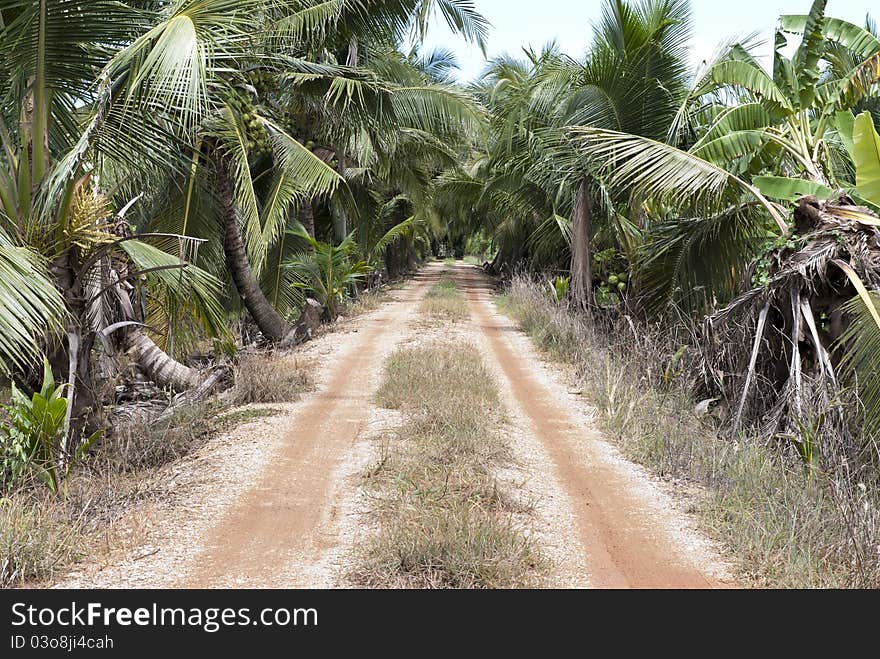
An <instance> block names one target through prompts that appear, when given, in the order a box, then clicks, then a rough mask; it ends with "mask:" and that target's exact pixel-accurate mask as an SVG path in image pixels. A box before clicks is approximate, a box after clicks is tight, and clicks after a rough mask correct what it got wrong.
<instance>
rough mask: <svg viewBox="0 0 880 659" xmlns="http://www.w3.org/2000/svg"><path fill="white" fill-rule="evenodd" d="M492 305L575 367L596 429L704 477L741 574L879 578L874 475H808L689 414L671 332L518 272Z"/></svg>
mask: <svg viewBox="0 0 880 659" xmlns="http://www.w3.org/2000/svg"><path fill="white" fill-rule="evenodd" d="M499 306H500V307H501V309H502V310H503V311H505V312H506V313H507V314H509V315H510V316H511V317H513V318H514V319H515V320H517V321H518V323H519V324H520V326H521V327H522V328H523V329H524V330H525V331H526V332H527V333H528V334H529V335H530V336H531V337H532V339H533V340H534V342H535V343H536V344H537V345H538V346H539V347H541V348H542V349H544V350H545V351H546V352H547V354H548V355H549V356H550V357H551V358H553V359H556V360H559V361H561V362H565V363H568V364H571V365H574V366H575V367H576V369H577V374H578V377H579V379H580V380H581V383H580V388H581V389H582V390H583V392H584V395H585V396H587V397H588V398H589V399H590V401H591V402H592V403H593V404H594V405H595V406H596V408H597V409H598V411H599V415H598V419H599V421H600V424H601V426H602V428H603V430H604V431H605V433H606V434H607V435H608V436H609V437H611V438H613V439H614V440H616V441H617V443H618V444H619V445H620V446H621V448H622V450H623V452H624V453H625V454H626V455H627V456H628V457H629V458H631V459H633V460H635V461H636V462H639V463H641V464H644V465H645V466H647V467H648V468H650V469H651V470H652V471H654V472H655V473H657V474H659V475H661V476H663V477H666V478H669V479H675V480H679V481H685V482H691V483H697V484H699V485H700V486H702V492H703V494H702V495H701V496H700V497H699V501H698V503H697V505H696V509H697V512H698V513H699V516H700V518H701V520H702V522H703V524H704V527H705V528H706V529H707V531H708V532H709V533H710V534H711V535H713V536H714V537H716V538H718V539H720V540H721V541H723V543H724V544H726V546H727V547H728V548H729V550H730V556H731V558H732V560H734V561H736V562H737V563H738V565H739V568H740V570H741V573H742V577H743V579H744V580H746V581H747V580H752V581H753V582H754V583H756V584H758V585H765V586H775V587H877V586H880V497H878V489H877V482H878V481H877V478H876V474H875V475H873V476H872V477H867V474H866V473H865V471H864V470H863V471H862V472H861V474H860V475H858V476H856V475H853V474H851V473H843V472H837V473H834V474H816V475H813V476H812V477H807V476H805V472H804V469H803V466H802V464H801V462H800V461H799V459H798V458H797V456H796V455H793V454H792V452H790V451H786V450H781V447H780V446H779V445H777V444H774V443H771V442H768V440H767V439H766V438H763V437H760V436H745V435H743V436H740V437H739V438H738V439H730V438H726V437H720V436H719V434H718V428H717V426H718V421H717V419H714V418H713V417H712V416H711V415H709V416H700V417H698V416H696V415H695V413H694V406H695V402H696V401H695V400H694V398H693V395H692V393H691V391H692V388H691V385H692V383H691V382H689V381H688V380H687V379H686V374H683V373H682V372H681V369H680V368H678V367H674V368H670V365H674V364H676V362H675V360H674V358H673V355H675V353H676V352H677V350H678V349H679V348H680V345H681V343H679V342H678V341H677V340H676V338H675V337H673V336H671V335H670V334H669V333H660V332H652V331H650V330H649V329H648V328H643V327H639V328H638V330H637V331H633V327H631V326H630V325H629V324H628V323H626V322H624V321H620V322H619V323H618V324H617V325H616V326H612V327H604V328H600V327H597V326H596V325H595V324H594V323H593V321H591V320H590V319H588V318H586V317H584V316H578V315H575V314H572V313H571V312H569V311H568V310H567V309H566V308H565V307H564V306H558V305H556V304H554V303H553V302H552V301H551V300H549V299H548V298H547V296H546V295H545V294H544V292H543V290H542V288H541V287H540V286H539V285H537V284H534V283H532V282H530V281H529V280H527V279H525V278H514V280H513V281H512V282H511V286H510V287H509V289H508V292H507V293H506V294H505V295H504V296H503V297H502V298H501V300H500V301H499ZM853 468H854V467H853Z"/></svg>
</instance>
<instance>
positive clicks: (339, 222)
mask: <svg viewBox="0 0 880 659" xmlns="http://www.w3.org/2000/svg"><path fill="white" fill-rule="evenodd" d="M336 172H337V173H338V174H339V176H340V178H342V179H343V180H345V152H344V151H343V150H342V149H341V148H339V147H336ZM334 224H335V230H336V240H337V241H338V242H340V243H341V242H342V241H343V240H345V237H346V236H347V235H348V218H347V217H346V216H345V208H344V207H343V206H342V202H341V201H337V204H336V217H335V218H334Z"/></svg>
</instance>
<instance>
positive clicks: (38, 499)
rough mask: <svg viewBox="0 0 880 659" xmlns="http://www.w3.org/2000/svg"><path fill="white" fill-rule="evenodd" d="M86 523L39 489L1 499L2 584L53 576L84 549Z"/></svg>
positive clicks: (11, 584)
mask: <svg viewBox="0 0 880 659" xmlns="http://www.w3.org/2000/svg"><path fill="white" fill-rule="evenodd" d="M84 539H85V525H84V523H83V521H82V518H81V517H79V516H76V517H74V518H73V519H71V516H70V514H69V511H68V510H67V506H65V504H64V502H63V501H61V500H59V499H57V498H55V497H51V496H50V495H48V494H43V493H41V492H39V491H36V492H34V491H30V492H24V491H23V492H15V493H9V494H7V496H5V497H4V498H3V499H0V588H7V587H10V586H16V585H20V584H22V583H24V582H25V581H26V580H30V579H39V580H47V579H51V578H52V577H53V576H54V575H55V574H56V573H57V571H58V570H60V569H62V568H63V567H64V566H66V565H68V564H69V563H71V562H73V561H75V560H76V559H77V558H79V557H80V555H81V553H82V551H83V541H84Z"/></svg>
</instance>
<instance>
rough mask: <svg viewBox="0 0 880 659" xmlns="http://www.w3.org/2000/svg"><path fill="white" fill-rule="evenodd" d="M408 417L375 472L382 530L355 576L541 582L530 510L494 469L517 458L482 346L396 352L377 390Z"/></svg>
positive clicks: (460, 583) (389, 580) (368, 582)
mask: <svg viewBox="0 0 880 659" xmlns="http://www.w3.org/2000/svg"><path fill="white" fill-rule="evenodd" d="M378 398H379V402H380V404H382V405H383V406H385V407H388V408H393V409H399V410H400V411H401V412H402V414H403V418H404V422H403V425H402V426H401V427H400V428H399V429H398V431H397V434H396V436H394V437H389V438H388V446H387V448H386V450H385V452H384V453H383V456H382V458H381V460H380V461H379V463H378V464H377V465H376V466H375V467H374V468H373V469H371V470H370V472H369V473H368V474H367V476H366V485H367V488H368V491H369V494H370V496H371V499H372V500H373V501H374V514H375V515H376V516H377V518H378V521H379V530H378V532H377V533H376V534H375V536H374V537H373V538H372V540H371V542H370V543H369V544H368V546H367V547H365V549H364V550H363V555H362V557H361V560H360V563H359V565H358V566H357V568H356V569H355V570H354V571H353V573H352V578H353V580H354V581H355V583H357V584H359V585H362V586H368V587H391V588H395V587H406V588H511V587H527V586H535V585H539V584H540V582H541V577H542V575H543V572H544V569H545V560H544V558H543V557H542V556H541V553H540V550H539V548H538V547H537V546H536V545H535V544H534V542H533V541H532V540H530V539H529V538H528V536H527V535H526V534H524V533H523V531H522V522H521V520H522V518H523V517H525V516H527V514H528V512H529V510H530V507H529V506H528V505H527V504H525V503H523V502H520V501H517V500H515V499H514V498H513V497H511V496H509V495H507V493H506V492H505V491H504V489H503V488H502V487H500V486H499V484H498V482H497V481H496V479H495V477H494V475H493V473H494V470H495V469H496V468H498V467H499V466H501V465H503V464H504V463H505V461H507V460H509V456H510V449H509V447H508V446H507V444H506V442H505V440H504V438H503V437H502V436H501V435H500V433H499V426H500V425H501V424H502V422H503V412H502V410H501V406H500V402H499V397H498V390H497V388H496V386H495V384H494V383H493V382H492V379H491V376H490V374H489V373H488V372H487V371H486V369H485V367H484V366H483V364H482V362H481V361H480V356H479V353H478V352H477V350H476V349H475V348H474V347H473V346H470V345H462V344H460V343H448V342H440V341H437V342H433V343H430V344H427V345H424V346H420V347H414V348H406V349H402V350H399V351H397V352H395V353H394V354H393V355H392V356H391V357H390V358H389V359H388V362H387V364H386V368H385V375H384V378H383V381H382V385H381V387H380V390H379V394H378Z"/></svg>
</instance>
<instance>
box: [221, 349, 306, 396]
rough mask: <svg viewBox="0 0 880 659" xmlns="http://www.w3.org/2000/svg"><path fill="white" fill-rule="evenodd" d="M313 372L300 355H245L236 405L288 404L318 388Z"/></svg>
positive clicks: (239, 370)
mask: <svg viewBox="0 0 880 659" xmlns="http://www.w3.org/2000/svg"><path fill="white" fill-rule="evenodd" d="M314 387H315V383H314V381H313V379H312V376H311V371H310V369H309V368H308V367H307V366H306V365H304V364H303V363H302V361H301V360H299V359H297V358H296V356H290V355H283V354H280V353H258V354H250V355H245V356H244V357H242V358H241V360H240V361H239V363H238V366H237V367H236V369H235V386H234V387H233V389H232V392H231V393H230V398H229V401H230V402H231V403H232V404H233V405H248V404H250V403H287V402H292V401H296V400H299V397H300V394H302V393H303V392H305V391H311V390H312V389H314Z"/></svg>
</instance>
